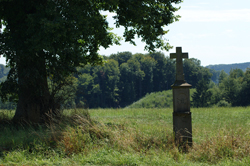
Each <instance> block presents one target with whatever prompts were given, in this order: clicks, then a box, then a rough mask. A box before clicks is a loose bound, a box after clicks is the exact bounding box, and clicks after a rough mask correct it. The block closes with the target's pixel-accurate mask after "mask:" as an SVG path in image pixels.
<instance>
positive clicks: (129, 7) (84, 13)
mask: <svg viewBox="0 0 250 166" xmlns="http://www.w3.org/2000/svg"><path fill="white" fill-rule="evenodd" d="M180 2H181V0H157V1H155V0H0V20H1V23H0V27H1V28H2V26H3V25H4V31H3V32H1V33H0V55H1V54H2V55H3V56H4V57H6V59H7V62H8V66H10V67H11V70H10V72H9V74H8V78H7V80H6V82H5V83H2V84H1V97H2V98H3V99H7V98H10V97H11V96H12V97H13V96H14V97H17V99H18V103H17V109H16V113H15V116H14V120H26V121H32V122H40V121H41V120H42V119H44V118H45V115H46V114H47V113H48V112H50V111H52V112H53V111H56V110H57V109H59V107H60V101H58V100H57V99H56V97H55V96H56V95H55V94H56V92H57V91H58V90H60V88H61V87H62V86H63V85H65V81H66V80H67V79H66V78H67V76H69V75H70V74H72V73H73V72H75V71H76V67H78V66H84V65H85V64H87V63H91V64H98V63H99V62H101V58H100V57H99V56H98V53H97V51H98V49H99V47H101V46H102V47H104V48H107V47H109V46H110V45H112V44H114V43H115V44H118V40H117V38H116V36H115V35H114V34H112V33H110V31H109V30H110V28H109V26H108V22H107V20H106V17H105V16H104V15H103V14H102V12H103V11H109V12H114V13H116V16H114V17H113V18H114V19H115V21H116V22H115V24H116V27H120V26H123V27H125V31H124V35H123V37H124V38H125V41H127V42H131V43H132V44H135V42H134V40H133V39H134V38H135V35H138V36H139V37H140V38H141V39H142V41H144V42H145V43H146V47H145V49H147V50H151V51H153V50H154V49H155V48H162V49H168V48H169V44H168V43H166V42H164V41H162V40H161V39H162V38H161V36H162V35H164V34H165V33H167V31H164V29H163V27H164V26H166V25H168V24H170V23H173V22H174V21H176V20H178V16H175V15H174V12H175V11H177V10H178V8H176V7H174V6H173V4H177V3H180ZM66 82H67V81H66Z"/></svg>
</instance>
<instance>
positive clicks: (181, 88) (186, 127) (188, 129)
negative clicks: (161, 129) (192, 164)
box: [170, 47, 192, 150]
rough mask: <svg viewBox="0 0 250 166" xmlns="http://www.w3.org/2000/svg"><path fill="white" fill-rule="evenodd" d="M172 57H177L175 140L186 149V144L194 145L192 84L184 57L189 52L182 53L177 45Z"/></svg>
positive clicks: (174, 117) (174, 97)
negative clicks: (191, 108)
mask: <svg viewBox="0 0 250 166" xmlns="http://www.w3.org/2000/svg"><path fill="white" fill-rule="evenodd" d="M170 58H171V59H173V58H176V80H175V83H174V84H173V85H172V89H173V109H174V112H173V130H174V135H175V141H176V143H177V144H178V146H179V147H183V149H182V150H185V147H186V146H185V144H186V143H187V144H188V145H190V146H192V118H191V112H190V90H189V89H190V88H191V86H192V85H190V84H188V83H187V82H185V80H184V74H183V63H182V59H183V58H188V53H182V50H181V47H176V53H171V54H170Z"/></svg>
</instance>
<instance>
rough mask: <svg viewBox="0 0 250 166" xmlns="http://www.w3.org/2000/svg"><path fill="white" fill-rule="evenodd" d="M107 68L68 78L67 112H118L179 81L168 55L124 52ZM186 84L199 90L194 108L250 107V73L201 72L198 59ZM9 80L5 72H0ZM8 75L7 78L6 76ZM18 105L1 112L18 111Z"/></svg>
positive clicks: (62, 94) (189, 62) (187, 65)
mask: <svg viewBox="0 0 250 166" xmlns="http://www.w3.org/2000/svg"><path fill="white" fill-rule="evenodd" d="M103 58H104V61H105V63H104V64H103V65H102V66H91V65H90V64H88V65H86V66H85V67H83V68H77V71H78V73H76V74H75V75H74V76H72V77H69V78H68V80H70V81H69V82H71V83H72V84H71V85H70V86H69V85H66V86H65V87H64V88H63V90H61V91H59V93H58V94H57V95H58V96H59V98H63V99H62V100H64V104H63V107H64V108H111V107H113V108H119V107H125V106H128V105H130V104H132V103H133V102H135V101H137V100H139V99H141V98H142V97H143V96H145V95H146V94H149V93H151V92H160V91H163V90H169V89H171V85H172V84H173V83H174V81H175V66H176V65H175V60H173V59H170V58H169V57H168V56H165V55H164V54H163V53H160V52H157V53H150V54H132V53H130V52H121V53H117V54H112V55H110V56H104V57H103ZM183 69H184V75H185V80H186V81H187V82H188V83H189V84H191V85H192V88H195V89H196V92H194V94H193V96H192V98H193V102H192V103H191V104H192V106H193V107H210V106H213V105H218V106H246V105H249V104H250V100H249V98H250V69H247V70H246V71H245V72H243V71H242V70H241V69H233V70H231V71H230V74H227V73H226V72H225V71H223V70H222V71H215V70H214V69H208V68H205V67H202V66H201V62H200V60H198V59H194V58H191V59H185V60H184V61H183ZM1 71H2V73H4V77H6V74H7V73H6V69H4V68H1V70H0V72H1ZM2 75H3V74H2ZM15 107H16V104H15V103H13V102H7V103H1V102H0V109H14V108H15Z"/></svg>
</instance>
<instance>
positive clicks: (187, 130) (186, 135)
mask: <svg viewBox="0 0 250 166" xmlns="http://www.w3.org/2000/svg"><path fill="white" fill-rule="evenodd" d="M173 130H174V133H175V141H176V142H177V143H178V144H182V145H183V144H186V143H187V144H188V145H190V146H191V145H192V118H191V112H188V113H176V112H173Z"/></svg>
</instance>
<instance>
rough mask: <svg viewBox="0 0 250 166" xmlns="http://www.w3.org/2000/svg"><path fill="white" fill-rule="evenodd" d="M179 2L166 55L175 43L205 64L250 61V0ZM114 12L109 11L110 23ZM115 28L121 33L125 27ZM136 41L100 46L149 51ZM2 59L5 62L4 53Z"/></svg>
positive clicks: (107, 52)
mask: <svg viewBox="0 0 250 166" xmlns="http://www.w3.org/2000/svg"><path fill="white" fill-rule="evenodd" d="M177 6H181V9H180V10H179V11H178V12H176V14H177V15H180V16H181V18H180V20H179V21H178V22H174V23H173V24H171V25H169V26H167V27H165V29H166V30H169V32H168V34H166V35H164V36H163V38H164V39H166V40H168V42H169V43H170V45H172V46H173V47H174V48H173V49H170V50H169V52H166V51H162V52H163V53H164V54H165V55H166V56H169V53H173V52H175V47H182V51H183V52H188V54H189V58H196V59H199V60H200V61H201V65H202V66H207V65H213V64H232V63H244V62H250V47H249V43H250V42H249V40H250V0H237V1H236V0H184V2H183V3H181V4H179V5H177ZM106 14H107V13H106ZM113 15H114V14H112V13H109V14H108V22H109V25H110V26H111V27H114V21H113V19H112V16H113ZM113 32H114V33H117V34H118V35H119V36H122V32H123V28H119V29H114V30H113ZM136 44H137V46H133V45H132V44H129V43H125V42H123V41H122V42H121V46H116V45H115V46H111V47H109V48H107V49H106V50H105V49H104V48H101V49H100V51H99V54H101V55H106V56H108V55H111V54H113V53H117V52H124V51H130V52H132V53H133V54H135V53H147V52H146V51H144V46H145V44H144V43H142V42H140V39H136ZM159 51H161V50H159ZM0 63H1V64H5V59H4V58H3V57H1V58H0Z"/></svg>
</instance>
